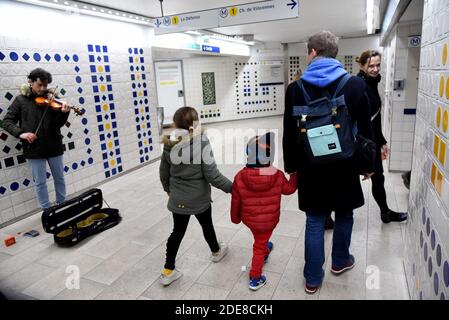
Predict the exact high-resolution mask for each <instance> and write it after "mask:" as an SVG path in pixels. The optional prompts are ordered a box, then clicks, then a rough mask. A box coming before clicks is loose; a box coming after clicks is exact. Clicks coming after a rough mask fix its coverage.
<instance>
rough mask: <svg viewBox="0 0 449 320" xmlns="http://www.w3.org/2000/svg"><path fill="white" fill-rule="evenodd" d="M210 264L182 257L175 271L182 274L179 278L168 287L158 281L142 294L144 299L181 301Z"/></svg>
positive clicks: (205, 261)
mask: <svg viewBox="0 0 449 320" xmlns="http://www.w3.org/2000/svg"><path fill="white" fill-rule="evenodd" d="M211 263H212V262H210V261H208V260H202V259H198V258H194V257H189V256H183V257H182V258H181V259H180V260H179V261H178V262H177V269H178V270H180V271H181V272H182V274H183V276H182V277H181V278H179V279H178V280H176V281H175V282H173V283H171V284H170V285H169V286H163V285H161V284H160V283H159V280H156V281H154V282H153V284H152V285H151V286H150V287H149V288H148V289H147V290H146V291H145V292H144V293H143V294H142V296H144V297H148V298H151V299H154V300H156V299H162V300H173V299H181V297H182V296H183V295H184V294H185V293H186V292H187V290H189V289H190V287H191V286H192V285H193V284H194V282H195V281H196V280H197V279H198V277H199V276H200V275H201V274H202V273H203V272H204V270H205V269H206V268H207V267H208V265H210V264H211Z"/></svg>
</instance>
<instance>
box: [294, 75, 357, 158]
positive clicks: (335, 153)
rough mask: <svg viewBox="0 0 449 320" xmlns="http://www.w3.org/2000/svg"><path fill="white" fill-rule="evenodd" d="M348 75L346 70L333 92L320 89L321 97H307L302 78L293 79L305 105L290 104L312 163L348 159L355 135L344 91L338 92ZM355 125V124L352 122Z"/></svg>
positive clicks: (352, 153) (352, 150) (354, 148)
mask: <svg viewBox="0 0 449 320" xmlns="http://www.w3.org/2000/svg"><path fill="white" fill-rule="evenodd" d="M350 78H351V75H349V74H346V75H344V76H343V77H342V78H341V79H340V82H339V83H338V85H337V88H336V90H335V93H334V95H333V96H330V94H329V93H328V92H327V90H325V89H324V90H323V97H322V98H319V99H316V100H313V101H311V100H310V96H309V94H308V93H307V91H306V90H305V88H304V84H303V82H302V80H301V79H300V80H298V81H297V82H296V83H297V85H298V86H299V88H300V89H301V90H302V92H303V95H304V99H305V102H306V104H307V105H305V106H294V107H293V117H294V118H295V119H296V120H297V125H298V129H299V139H300V142H302V144H303V145H304V147H305V152H306V154H307V156H308V158H309V161H310V163H311V164H312V165H326V164H332V163H335V162H339V161H344V160H348V159H351V158H352V157H353V156H354V153H355V151H356V139H355V133H354V132H353V124H352V121H351V116H350V114H349V111H348V107H347V106H346V102H345V97H344V95H340V96H339V94H340V92H341V90H342V89H343V88H344V86H345V85H346V83H347V82H348V80H349V79H350ZM354 127H355V126H354Z"/></svg>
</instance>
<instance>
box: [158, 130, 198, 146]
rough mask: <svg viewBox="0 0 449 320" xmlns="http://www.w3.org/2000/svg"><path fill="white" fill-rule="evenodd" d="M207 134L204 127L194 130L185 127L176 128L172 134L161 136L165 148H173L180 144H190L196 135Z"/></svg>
mask: <svg viewBox="0 0 449 320" xmlns="http://www.w3.org/2000/svg"><path fill="white" fill-rule="evenodd" d="M203 134H205V131H204V129H199V128H198V129H194V130H193V131H192V132H190V131H189V130H185V129H175V130H173V132H172V133H171V134H170V135H163V136H161V137H160V140H161V143H162V144H163V145H164V148H167V149H172V148H173V147H174V146H176V145H178V144H179V146H180V147H183V145H186V146H187V145H189V144H190V143H191V142H192V140H193V138H194V137H200V136H201V135H203Z"/></svg>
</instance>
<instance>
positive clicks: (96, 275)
mask: <svg viewBox="0 0 449 320" xmlns="http://www.w3.org/2000/svg"><path fill="white" fill-rule="evenodd" d="M150 250H151V249H150V248H148V247H146V246H141V245H137V244H134V243H128V244H127V245H125V246H124V247H123V248H122V249H120V250H119V251H118V252H117V253H115V254H114V255H113V256H111V257H110V258H108V259H106V260H104V261H103V262H102V263H100V264H99V265H98V266H96V267H95V268H94V269H92V270H91V271H90V272H89V273H87V274H86V275H85V276H84V278H86V279H89V280H92V281H95V282H99V283H103V284H105V285H111V284H112V283H113V282H114V281H115V280H117V279H118V278H119V277H120V276H121V275H122V274H123V273H125V272H126V271H127V270H128V269H130V268H131V267H132V266H133V265H134V264H136V263H137V262H138V261H139V260H141V259H142V258H143V257H145V255H147V254H148V253H149V252H150Z"/></svg>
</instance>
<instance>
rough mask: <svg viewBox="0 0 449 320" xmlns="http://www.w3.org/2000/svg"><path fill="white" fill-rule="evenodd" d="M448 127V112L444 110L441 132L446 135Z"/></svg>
mask: <svg viewBox="0 0 449 320" xmlns="http://www.w3.org/2000/svg"><path fill="white" fill-rule="evenodd" d="M448 127H449V111H448V109H446V110H444V115H443V132H444V133H447V129H448Z"/></svg>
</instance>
